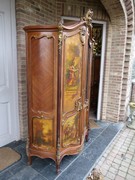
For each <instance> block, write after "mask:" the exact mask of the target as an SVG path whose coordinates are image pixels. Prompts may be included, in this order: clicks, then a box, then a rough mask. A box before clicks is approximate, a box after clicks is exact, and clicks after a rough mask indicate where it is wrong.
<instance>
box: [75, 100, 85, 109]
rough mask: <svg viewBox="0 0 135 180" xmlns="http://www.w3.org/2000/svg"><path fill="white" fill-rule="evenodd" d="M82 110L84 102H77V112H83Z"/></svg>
mask: <svg viewBox="0 0 135 180" xmlns="http://www.w3.org/2000/svg"><path fill="white" fill-rule="evenodd" d="M82 108H83V106H82V102H80V101H76V102H75V109H76V111H81V110H82Z"/></svg>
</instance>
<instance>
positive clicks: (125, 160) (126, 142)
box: [86, 126, 135, 180]
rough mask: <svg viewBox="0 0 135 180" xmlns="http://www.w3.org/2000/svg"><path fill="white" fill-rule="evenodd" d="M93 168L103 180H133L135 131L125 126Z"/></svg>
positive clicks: (134, 176)
mask: <svg viewBox="0 0 135 180" xmlns="http://www.w3.org/2000/svg"><path fill="white" fill-rule="evenodd" d="M94 168H96V169H97V170H99V171H100V172H102V174H103V177H104V180H135V130H134V129H130V128H127V127H126V126H125V127H124V128H123V129H122V131H121V132H120V133H119V134H118V136H117V137H116V138H115V139H114V141H113V142H112V143H111V145H110V146H109V147H108V148H107V150H106V151H105V152H104V153H103V154H102V156H101V157H100V158H99V160H98V162H97V163H96V164H95V166H94ZM90 173H91V172H89V173H88V174H90ZM88 174H87V175H86V177H88Z"/></svg>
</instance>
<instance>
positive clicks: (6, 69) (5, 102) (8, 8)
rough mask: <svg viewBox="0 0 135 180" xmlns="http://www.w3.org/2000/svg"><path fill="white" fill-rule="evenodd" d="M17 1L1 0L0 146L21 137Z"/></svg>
mask: <svg viewBox="0 0 135 180" xmlns="http://www.w3.org/2000/svg"><path fill="white" fill-rule="evenodd" d="M15 29H16V24H15V2H14V1H13V0H0V123H1V124H0V146H3V145H5V144H8V143H10V142H12V141H14V140H18V139H19V126H18V124H19V123H18V121H19V120H18V110H17V107H18V106H17V94H18V93H17V66H16V64H17V62H16V45H15V42H16V41H15V40H16V34H15Z"/></svg>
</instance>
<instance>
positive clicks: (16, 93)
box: [10, 0, 20, 140]
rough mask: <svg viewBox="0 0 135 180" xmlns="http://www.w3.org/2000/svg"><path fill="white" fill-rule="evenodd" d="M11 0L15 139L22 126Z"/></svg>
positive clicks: (13, 10)
mask: <svg viewBox="0 0 135 180" xmlns="http://www.w3.org/2000/svg"><path fill="white" fill-rule="evenodd" d="M10 1H11V21H12V22H11V23H12V25H11V28H12V33H11V34H12V37H13V38H12V61H13V65H14V67H13V68H14V71H13V77H14V81H13V82H12V83H13V88H14V97H13V99H14V107H15V108H14V123H15V124H16V128H15V130H14V131H15V140H19V139H20V126H19V108H18V107H19V104H18V74H17V43H16V42H17V40H16V34H17V33H16V16H15V12H16V9H15V0H10Z"/></svg>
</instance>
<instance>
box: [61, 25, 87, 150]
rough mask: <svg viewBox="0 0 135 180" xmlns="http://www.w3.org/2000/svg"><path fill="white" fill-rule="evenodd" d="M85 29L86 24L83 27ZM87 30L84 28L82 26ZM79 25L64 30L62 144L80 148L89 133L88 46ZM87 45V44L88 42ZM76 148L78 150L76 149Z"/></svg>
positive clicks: (65, 146)
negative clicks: (87, 117)
mask: <svg viewBox="0 0 135 180" xmlns="http://www.w3.org/2000/svg"><path fill="white" fill-rule="evenodd" d="M83 28H85V27H83ZM83 30H85V29H83ZM80 34H81V33H80V28H78V30H74V31H73V32H68V33H67V32H65V34H64V35H63V36H64V43H63V55H62V56H63V57H64V58H63V63H62V66H63V70H62V74H63V76H62V82H63V83H62V125H61V127H62V130H61V131H62V132H61V134H62V141H61V143H62V147H63V148H67V147H79V146H80V145H82V143H83V141H84V137H85V135H86V131H85V127H84V126H86V123H85V122H84V121H86V115H85V109H86V108H85V101H86V99H85V94H86V87H85V86H86V84H85V80H86V59H85V57H86V56H85V49H86V47H85V45H84V44H83V42H82V41H83V40H84V38H86V37H85V36H84V38H83V40H82V41H81V35H80ZM86 44H87V43H86ZM76 151H77V150H76Z"/></svg>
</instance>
